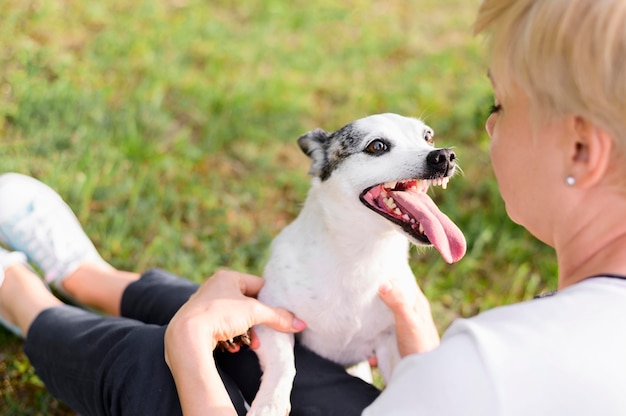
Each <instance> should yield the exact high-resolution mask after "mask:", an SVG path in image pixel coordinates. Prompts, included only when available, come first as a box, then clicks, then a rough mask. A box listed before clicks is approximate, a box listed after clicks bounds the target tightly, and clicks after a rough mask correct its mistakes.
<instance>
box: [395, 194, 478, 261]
mask: <svg viewBox="0 0 626 416" xmlns="http://www.w3.org/2000/svg"><path fill="white" fill-rule="evenodd" d="M391 194H392V195H393V199H394V201H395V202H396V204H398V205H400V206H401V207H402V209H403V210H405V211H406V212H408V213H410V215H411V216H412V217H413V218H415V220H416V221H418V222H420V223H421V224H422V227H424V233H425V234H426V236H427V237H428V239H429V240H430V242H431V243H432V244H433V246H435V248H436V249H437V250H439V252H440V253H441V256H442V257H443V259H444V260H445V261H446V262H448V263H454V262H456V261H459V260H461V258H462V257H463V256H464V255H465V249H466V243H465V237H464V236H463V233H462V232H461V230H460V229H459V227H457V226H456V224H455V223H453V222H452V221H451V220H450V218H448V217H447V216H446V215H445V214H444V213H443V212H441V211H440V210H439V208H437V205H435V203H434V202H433V200H432V199H430V197H429V196H428V195H426V192H420V191H417V190H413V189H412V190H409V191H394V192H391Z"/></svg>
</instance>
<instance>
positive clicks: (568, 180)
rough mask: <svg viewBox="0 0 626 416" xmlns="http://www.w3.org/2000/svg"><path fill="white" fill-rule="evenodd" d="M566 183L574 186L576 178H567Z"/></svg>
mask: <svg viewBox="0 0 626 416" xmlns="http://www.w3.org/2000/svg"><path fill="white" fill-rule="evenodd" d="M565 183H566V184H567V186H574V185H575V184H576V178H574V177H573V176H571V175H570V176H568V177H567V178H565Z"/></svg>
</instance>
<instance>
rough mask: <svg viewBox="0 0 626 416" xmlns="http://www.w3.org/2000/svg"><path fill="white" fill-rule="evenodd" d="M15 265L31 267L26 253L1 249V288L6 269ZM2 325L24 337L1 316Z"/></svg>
mask: <svg viewBox="0 0 626 416" xmlns="http://www.w3.org/2000/svg"><path fill="white" fill-rule="evenodd" d="M14 264H23V265H25V266H26V267H28V268H30V266H29V265H28V260H27V259H26V255H25V254H24V253H22V252H19V251H7V250H5V249H4V248H2V247H0V287H1V286H2V283H3V282H4V271H5V269H6V268H7V267H9V266H13V265H14ZM0 325H1V326H3V327H5V328H6V329H8V330H9V331H11V332H13V333H14V334H15V335H17V336H18V337H21V336H22V330H21V329H20V328H18V327H17V326H16V325H13V324H11V323H9V322H8V321H7V320H5V319H4V318H3V317H2V315H0Z"/></svg>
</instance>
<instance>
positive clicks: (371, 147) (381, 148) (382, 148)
mask: <svg viewBox="0 0 626 416" xmlns="http://www.w3.org/2000/svg"><path fill="white" fill-rule="evenodd" d="M388 149H389V146H387V143H385V142H383V141H382V140H379V139H376V140H372V141H371V142H370V144H368V145H367V147H366V148H365V151H366V152H367V153H369V154H371V155H379V154H381V153H385V152H386V151H387V150H388Z"/></svg>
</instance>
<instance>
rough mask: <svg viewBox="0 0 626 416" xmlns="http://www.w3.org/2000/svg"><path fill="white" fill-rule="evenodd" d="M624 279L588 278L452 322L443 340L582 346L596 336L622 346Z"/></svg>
mask: <svg viewBox="0 0 626 416" xmlns="http://www.w3.org/2000/svg"><path fill="white" fill-rule="evenodd" d="M624 316H626V281H625V280H616V279H610V278H594V279H589V280H586V281H583V282H581V283H578V284H576V285H574V286H571V287H569V288H566V289H564V290H562V291H559V292H557V293H555V294H554V295H552V296H546V297H542V298H539V299H533V300H529V301H525V302H520V303H516V304H513V305H507V306H500V307H496V308H493V309H491V310H488V311H485V312H482V313H480V314H479V315H477V316H475V317H473V318H469V319H459V320H457V321H455V322H454V323H453V324H452V325H451V326H450V328H449V329H448V331H446V334H445V335H444V339H445V338H450V337H454V336H464V337H469V338H471V339H472V340H473V341H474V342H475V343H477V344H478V345H480V347H481V348H489V349H492V348H494V349H495V348H501V349H503V350H504V351H516V350H520V349H528V348H533V347H536V346H541V347H542V348H545V346H546V345H548V344H550V345H552V346H553V347H554V349H559V348H561V347H563V348H566V347H567V348H576V343H577V342H578V343H579V345H580V348H586V347H587V346H589V345H590V344H592V343H593V346H594V347H595V346H597V342H598V341H599V340H603V339H607V338H610V339H611V340H612V342H614V341H616V340H620V342H622V341H623V342H624V346H625V347H626V325H624V323H623V317H624Z"/></svg>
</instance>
